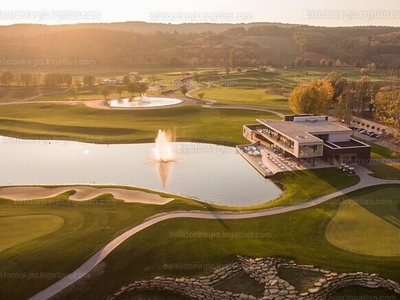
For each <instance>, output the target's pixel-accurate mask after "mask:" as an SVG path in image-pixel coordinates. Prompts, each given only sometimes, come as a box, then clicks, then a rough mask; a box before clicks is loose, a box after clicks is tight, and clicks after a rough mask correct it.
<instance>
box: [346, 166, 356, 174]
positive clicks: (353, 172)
mask: <svg viewBox="0 0 400 300" xmlns="http://www.w3.org/2000/svg"><path fill="white" fill-rule="evenodd" d="M346 172H347V173H348V174H356V172H355V170H354V167H349V168H348V169H347V171H346Z"/></svg>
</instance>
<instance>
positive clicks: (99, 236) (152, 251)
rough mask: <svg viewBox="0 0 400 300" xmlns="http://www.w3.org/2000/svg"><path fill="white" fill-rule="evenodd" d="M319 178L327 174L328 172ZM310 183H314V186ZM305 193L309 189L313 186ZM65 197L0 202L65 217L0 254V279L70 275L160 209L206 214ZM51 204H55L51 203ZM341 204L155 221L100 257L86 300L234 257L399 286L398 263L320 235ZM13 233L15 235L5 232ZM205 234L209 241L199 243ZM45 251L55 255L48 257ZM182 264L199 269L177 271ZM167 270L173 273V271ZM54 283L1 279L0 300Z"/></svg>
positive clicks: (13, 213)
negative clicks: (102, 265) (269, 259)
mask: <svg viewBox="0 0 400 300" xmlns="http://www.w3.org/2000/svg"><path fill="white" fill-rule="evenodd" d="M323 172H325V174H326V175H328V174H329V173H328V171H323ZM321 174H322V173H321ZM315 175H316V174H313V175H310V174H307V173H306V174H304V175H302V176H304V178H306V177H308V179H309V180H310V179H311V178H312V176H315ZM325 179H327V178H325ZM308 182H313V181H308ZM313 183H314V185H319V184H320V182H318V183H317V182H315V181H314V182H313ZM331 184H333V183H331ZM308 189H309V190H310V191H311V190H312V189H313V186H310V187H308ZM320 192H321V191H320ZM399 192H400V186H395V187H383V188H381V189H377V188H370V189H367V190H366V191H361V192H359V193H358V194H355V195H353V196H351V197H352V199H359V198H360V197H361V199H364V198H367V197H371V198H373V197H376V195H377V194H376V193H379V195H385V197H387V198H388V199H392V201H395V199H396V198H395V197H396V195H397V194H398V193H399ZM308 195H309V196H310V194H308ZM66 197H67V194H63V195H60V196H58V197H56V198H55V199H50V200H49V205H28V203H25V205H15V204H13V203H12V202H10V201H4V200H3V201H0V206H1V215H2V217H5V216H7V217H23V216H31V215H53V216H57V217H61V218H63V219H64V224H63V225H62V227H60V228H59V229H58V230H56V231H53V232H52V233H49V234H47V235H46V236H41V237H38V238H36V239H34V240H30V241H26V242H24V243H20V244H18V245H15V246H13V247H11V248H8V249H7V250H5V251H3V252H1V253H0V274H22V273H23V272H26V270H29V271H30V272H33V273H34V274H39V273H40V272H42V273H43V274H56V273H57V272H58V273H64V274H66V273H68V272H71V271H72V270H74V269H76V268H77V267H78V266H79V265H80V264H81V263H82V262H83V261H85V260H86V259H87V258H88V257H89V256H90V255H91V254H93V253H94V252H95V251H96V250H97V249H99V248H100V247H101V246H103V245H104V244H105V243H106V242H108V241H109V240H111V239H112V238H113V237H115V236H117V235H119V234H121V233H122V232H123V231H125V230H126V229H128V228H131V227H132V226H134V225H135V224H138V223H139V222H141V221H142V220H143V219H145V218H146V217H148V216H151V215H153V214H155V213H158V212H162V211H176V210H203V209H205V208H206V209H211V208H207V207H205V205H202V204H200V203H197V202H194V201H188V200H184V199H181V198H178V201H173V202H171V203H169V204H167V205H164V206H153V205H141V204H124V203H121V202H118V201H116V202H115V201H114V202H113V201H108V202H107V203H114V204H109V205H95V204H93V203H102V202H99V201H96V202H90V201H89V202H88V205H76V203H75V202H72V201H66ZM105 197H110V196H105ZM355 197H359V198H355ZM343 199H347V197H343ZM57 200H58V201H60V205H57ZM396 201H398V200H396ZM32 203H36V202H32ZM41 203H43V202H42V201H41ZM91 203H92V204H91ZM68 204H69V205H68ZM339 204H340V201H338V200H331V201H329V202H328V203H324V204H321V205H319V206H318V207H316V208H310V209H306V210H301V211H296V212H291V213H286V214H283V215H276V216H270V217H262V218H254V219H251V220H215V221H213V220H198V219H174V220H168V221H164V222H161V223H158V224H157V225H155V226H153V227H151V228H149V229H147V230H145V231H143V232H140V233H139V234H137V235H135V236H134V237H132V238H130V239H128V240H127V241H126V242H124V243H123V244H122V245H121V246H120V247H118V248H117V249H116V250H115V251H114V252H113V253H112V254H111V255H110V256H109V257H108V258H107V259H106V270H107V271H106V273H105V274H104V275H103V276H102V277H101V279H100V281H99V282H98V283H96V286H95V287H94V288H93V289H92V290H91V291H90V292H88V293H89V294H90V295H87V296H85V297H87V298H91V299H93V298H96V299H97V298H101V297H104V296H105V295H108V294H109V293H111V292H113V291H115V290H117V289H119V288H120V287H121V286H122V285H124V284H126V283H129V282H130V281H132V280H136V279H141V278H149V277H153V276H156V275H170V276H188V275H198V274H205V273H209V272H210V271H211V269H213V268H215V267H216V266H218V265H221V264H225V263H228V262H231V261H233V260H234V259H235V256H236V255H237V254H241V255H248V256H280V257H283V258H291V259H295V260H296V261H298V262H302V263H307V264H309V263H310V264H311V263H312V264H315V265H318V266H323V267H324V268H327V269H332V270H337V271H350V270H356V271H359V270H361V271H368V272H378V273H379V274H381V275H382V276H386V277H389V278H392V279H394V280H400V274H399V273H398V268H397V267H396V264H398V263H399V262H400V259H399V257H376V256H375V257H371V256H365V255H358V254H355V253H352V252H348V251H345V250H343V249H340V248H338V247H335V246H333V245H331V244H330V243H329V242H327V241H326V239H325V229H326V227H327V226H328V224H329V222H330V220H331V219H332V218H333V217H334V216H335V215H336V212H337V211H338V210H339ZM372 208H373V209H374V207H372ZM390 209H391V208H389V207H381V208H380V209H378V210H379V211H380V212H379V213H380V215H381V216H387V218H388V220H389V221H390V220H392V222H393V223H394V224H395V222H398V218H397V215H393V214H392V215H390V214H389V213H390ZM397 209H398V208H397ZM396 220H397V221H396ZM26 223H27V224H32V225H31V226H29V231H34V230H35V228H36V227H37V225H35V223H34V222H33V223H29V220H27V221H26ZM397 226H398V225H397ZM14 228H16V227H14ZM27 228H28V226H27V227H25V229H24V230H27ZM13 233H14V234H17V233H16V232H10V233H9V234H10V235H11V234H13ZM20 233H21V231H19V232H18V234H20ZM205 233H207V237H204V236H205ZM182 234H183V236H184V237H182ZM185 236H186V237H185ZM257 236H262V238H257ZM369 239H370V238H369ZM83 241H84V242H83ZM48 253H53V255H51V256H49V255H48ZM182 264H188V265H190V264H191V265H198V266H202V268H201V269H198V268H179V266H180V265H182ZM171 265H172V266H174V265H175V266H178V267H173V268H171V267H170V266H171ZM57 279H59V278H51V280H48V279H31V280H23V279H19V280H17V281H16V279H12V278H10V279H3V280H2V281H1V284H0V285H1V288H0V296H1V297H6V298H9V299H21V298H26V297H28V296H30V295H32V294H34V293H35V292H38V291H40V290H41V289H43V288H45V287H46V286H48V285H49V284H51V283H52V282H54V281H56V280H57ZM16 282H18V284H17V285H16Z"/></svg>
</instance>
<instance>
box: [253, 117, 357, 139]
mask: <svg viewBox="0 0 400 300" xmlns="http://www.w3.org/2000/svg"><path fill="white" fill-rule="evenodd" d="M257 121H258V122H260V123H261V124H264V125H266V126H269V127H271V128H273V129H275V130H276V131H278V132H280V133H281V134H283V135H286V136H287V137H289V138H290V139H292V140H294V141H298V142H299V143H311V142H314V143H315V142H321V141H322V140H321V139H319V138H317V137H315V136H314V135H317V134H331V133H350V132H352V130H351V129H350V128H347V127H344V126H342V125H338V124H335V123H332V122H330V121H316V122H304V121H300V122H297V121H284V120H282V121H277V120H266V119H257Z"/></svg>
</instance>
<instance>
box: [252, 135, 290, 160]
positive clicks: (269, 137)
mask: <svg viewBox="0 0 400 300" xmlns="http://www.w3.org/2000/svg"><path fill="white" fill-rule="evenodd" d="M257 131H258V132H260V133H261V135H262V136H263V137H265V138H266V139H267V140H270V141H274V142H275V143H276V144H278V145H279V147H280V148H282V149H283V150H285V151H286V152H289V153H291V154H293V155H294V148H293V145H294V144H293V143H290V142H286V141H284V140H283V139H282V138H278V136H275V135H274V134H271V133H270V132H269V131H268V130H267V129H258V130H257ZM285 139H286V138H285Z"/></svg>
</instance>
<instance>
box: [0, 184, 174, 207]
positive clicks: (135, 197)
mask: <svg viewBox="0 0 400 300" xmlns="http://www.w3.org/2000/svg"><path fill="white" fill-rule="evenodd" d="M68 191H75V194H73V195H71V196H70V197H69V199H70V200H74V201H85V200H90V199H93V198H95V197H97V196H100V195H103V194H112V195H113V196H114V198H115V199H119V200H123V201H124V202H130V203H146V204H156V205H164V204H166V203H168V202H170V201H172V200H175V199H174V198H164V197H161V196H160V195H158V194H152V193H147V192H143V191H137V190H128V189H123V188H97V187H91V186H63V187H39V186H32V187H31V186H21V187H3V188H0V198H5V199H10V200H14V201H23V200H24V201H26V200H33V199H43V198H51V197H55V196H57V195H60V194H62V193H65V192H68Z"/></svg>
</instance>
